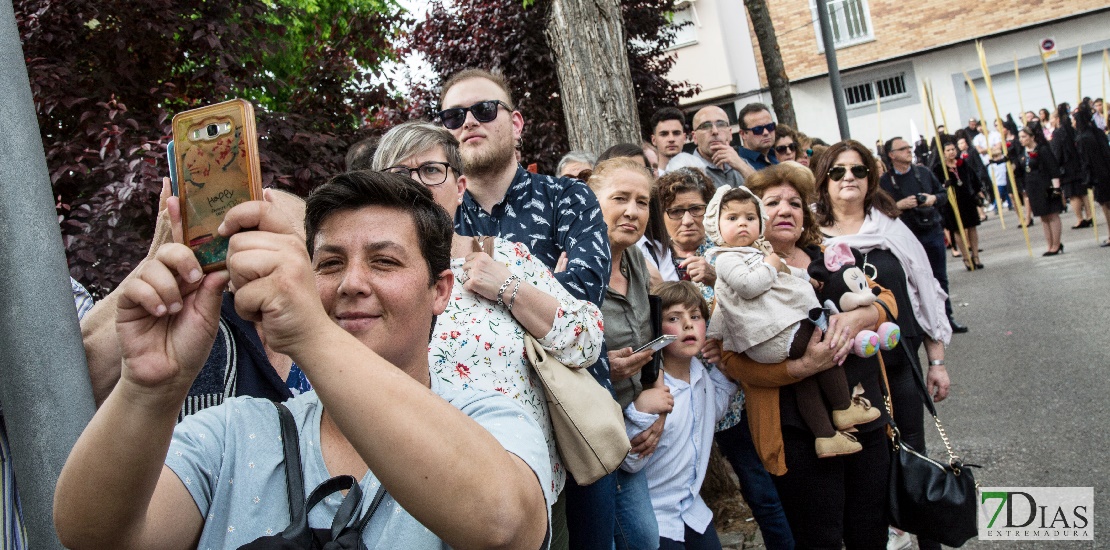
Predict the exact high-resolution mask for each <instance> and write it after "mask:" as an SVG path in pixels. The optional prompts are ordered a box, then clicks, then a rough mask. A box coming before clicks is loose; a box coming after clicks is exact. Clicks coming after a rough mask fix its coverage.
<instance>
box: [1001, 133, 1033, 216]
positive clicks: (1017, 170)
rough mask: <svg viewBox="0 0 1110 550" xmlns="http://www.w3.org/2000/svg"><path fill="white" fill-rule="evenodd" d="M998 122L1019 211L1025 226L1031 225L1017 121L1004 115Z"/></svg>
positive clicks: (1022, 151)
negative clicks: (1010, 168)
mask: <svg viewBox="0 0 1110 550" xmlns="http://www.w3.org/2000/svg"><path fill="white" fill-rule="evenodd" d="M1000 124H1001V126H1002V135H1003V136H1005V137H1006V151H1007V157H1008V158H1007V160H1009V161H1010V164H1013V165H1014V186H1016V187H1017V190H1018V193H1019V194H1020V195H1021V196H1020V197H1018V199H1019V200H1020V201H1021V204H1022V205H1023V206H1022V210H1021V212H1022V213H1023V214H1024V215H1025V226H1026V227H1033V213H1032V212H1030V211H1029V197H1028V196H1027V195H1026V193H1025V168H1024V166H1025V165H1024V164H1022V159H1023V158H1024V156H1025V150H1024V149H1023V148H1022V146H1021V143H1019V142H1018V128H1017V123H1015V122H1014V117H1012V116H1010V115H1006V120H1004V121H1002V122H1001V123H1000Z"/></svg>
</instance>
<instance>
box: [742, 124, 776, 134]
mask: <svg viewBox="0 0 1110 550" xmlns="http://www.w3.org/2000/svg"><path fill="white" fill-rule="evenodd" d="M748 131H749V132H751V133H753V134H755V135H757V136H762V135H763V132H774V131H775V123H774V122H768V123H767V124H763V125H761V126H752V127H751V128H748Z"/></svg>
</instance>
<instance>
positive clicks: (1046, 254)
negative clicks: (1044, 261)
mask: <svg viewBox="0 0 1110 550" xmlns="http://www.w3.org/2000/svg"><path fill="white" fill-rule="evenodd" d="M1063 253H1064V243H1060V247H1059V248H1057V249H1056V250H1055V251H1048V252H1045V253H1044V254H1041V256H1055V255H1057V254H1063Z"/></svg>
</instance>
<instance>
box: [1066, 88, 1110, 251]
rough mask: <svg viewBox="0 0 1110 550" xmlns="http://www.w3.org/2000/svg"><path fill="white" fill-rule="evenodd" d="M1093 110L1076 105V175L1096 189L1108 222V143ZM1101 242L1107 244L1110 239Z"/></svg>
mask: <svg viewBox="0 0 1110 550" xmlns="http://www.w3.org/2000/svg"><path fill="white" fill-rule="evenodd" d="M1094 114H1095V113H1094V111H1093V110H1092V109H1091V107H1090V106H1089V105H1087V104H1081V105H1079V109H1078V110H1077V111H1076V113H1075V132H1076V136H1075V147H1076V150H1077V151H1078V152H1079V175H1080V176H1079V177H1080V179H1081V180H1082V182H1083V185H1084V186H1086V187H1090V188H1093V189H1094V190H1095V202H1097V203H1099V205H1100V206H1102V216H1103V219H1104V220H1106V221H1107V223H1110V144H1107V143H1106V134H1103V133H1102V131H1101V130H1099V129H1098V126H1095V123H1094V120H1093V117H1094ZM1091 217H1092V218H1093V217H1094V214H1093V213H1092V215H1091ZM1100 246H1104V247H1110V240H1106V241H1104V242H1103V243H1102V244H1101V245H1100Z"/></svg>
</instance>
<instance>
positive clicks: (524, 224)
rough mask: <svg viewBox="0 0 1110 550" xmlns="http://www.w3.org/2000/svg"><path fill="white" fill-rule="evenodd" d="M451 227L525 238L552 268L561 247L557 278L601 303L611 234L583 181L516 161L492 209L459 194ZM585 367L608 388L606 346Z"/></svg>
mask: <svg viewBox="0 0 1110 550" xmlns="http://www.w3.org/2000/svg"><path fill="white" fill-rule="evenodd" d="M455 231H457V232H458V233H459V234H460V235H465V236H471V237H474V236H485V235H491V236H496V237H501V238H502V239H505V240H507V241H514V242H520V243H524V244H525V245H527V246H528V249H529V250H531V251H532V255H533V256H535V257H536V258H537V259H539V260H540V261H541V262H543V263H544V265H546V266H547V267H548V269H551V270H554V269H555V263H556V262H557V261H559V255H560V254H562V253H563V252H564V251H565V252H566V253H567V270H566V271H564V272H562V273H555V279H556V280H558V281H559V283H560V284H562V285H563V288H566V289H567V292H570V294H571V295H572V296H574V297H575V298H579V299H582V300H587V301H590V302H593V303H594V304H597V305H598V306H599V307H600V306H601V303H602V300H603V299H604V298H605V287H606V286H607V285H608V284H609V274H610V265H611V263H610V262H611V256H610V253H609V234H608V230H607V228H606V226H605V220H604V219H602V217H601V206H600V205H599V204H598V202H597V197H596V196H595V195H594V193H593V191H591V190H590V188H589V187H586V184H584V183H582V182H581V181H578V180H576V179H571V178H556V177H553V176H545V175H540V174H533V173H531V172H528V171H527V170H525V169H524V168H521V167H519V166H518V167H517V170H516V176H515V177H514V178H513V183H512V184H510V185H509V190H508V191H507V192H506V193H505V197H504V198H503V199H501V202H499V203H497V204H495V205H494V206H493V210H492V211H491V212H486V211H485V210H483V209H482V207H481V206H480V205H479V204H478V201H476V200H474V197H473V196H472V195H471V194H470V192H469V191H467V192H466V193H465V194H463V202H462V204H461V205H460V206H459V209H458V210H457V211H456V212H455ZM589 371H590V374H592V375H593V376H594V378H596V379H597V381H598V382H599V383H601V385H602V386H605V387H606V388H607V389H611V384H610V382H609V364H608V354H607V353H606V350H605V349H603V350H602V351H601V359H599V360H598V362H597V363H595V364H594V365H593V366H591V367H589Z"/></svg>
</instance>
